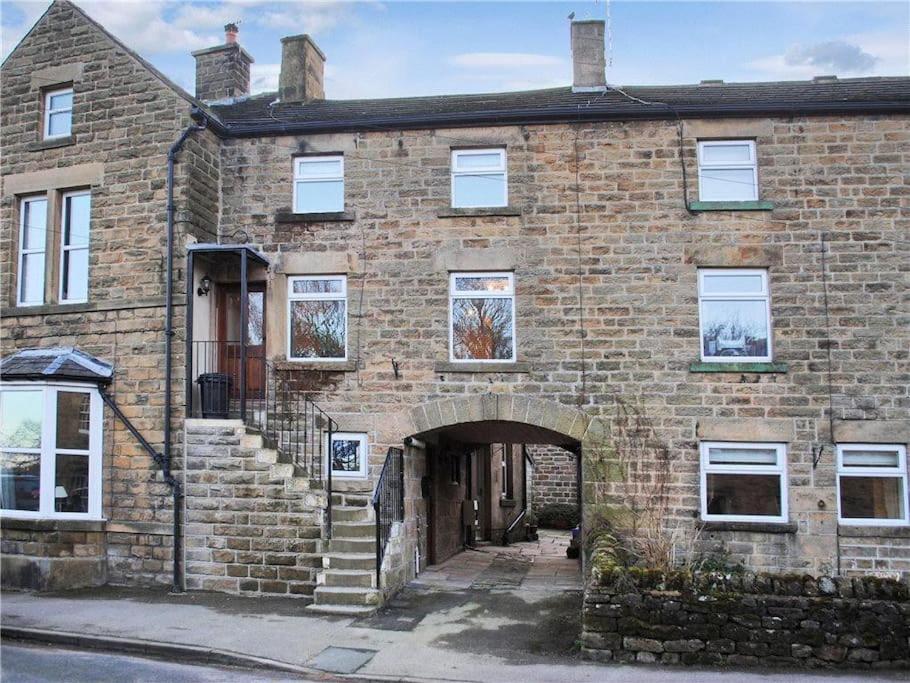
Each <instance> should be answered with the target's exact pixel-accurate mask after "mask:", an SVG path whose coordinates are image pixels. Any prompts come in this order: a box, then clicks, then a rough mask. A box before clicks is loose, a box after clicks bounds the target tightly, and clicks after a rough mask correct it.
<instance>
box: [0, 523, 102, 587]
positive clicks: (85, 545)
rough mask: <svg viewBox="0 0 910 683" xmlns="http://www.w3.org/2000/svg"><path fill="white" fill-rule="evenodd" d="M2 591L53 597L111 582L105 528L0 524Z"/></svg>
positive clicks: (0, 576)
mask: <svg viewBox="0 0 910 683" xmlns="http://www.w3.org/2000/svg"><path fill="white" fill-rule="evenodd" d="M0 524H2V531H0V538H2V540H0V583H2V586H3V588H25V589H30V590H39V591H52V590H61V589H67V588H85V587H89V586H100V585H102V584H103V583H105V582H106V580H107V558H106V556H105V535H104V533H103V529H104V522H82V521H63V520H61V521H50V520H46V521H40V522H35V521H33V520H18V519H8V518H4V519H3V520H2V521H0Z"/></svg>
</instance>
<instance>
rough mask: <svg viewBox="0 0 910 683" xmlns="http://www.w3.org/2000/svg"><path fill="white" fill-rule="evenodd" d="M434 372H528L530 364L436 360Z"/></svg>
mask: <svg viewBox="0 0 910 683" xmlns="http://www.w3.org/2000/svg"><path fill="white" fill-rule="evenodd" d="M433 370H434V371H436V372H515V373H521V372H528V371H529V370H530V365H529V364H528V363H524V362H517V363H471V362H467V363H458V362H456V363H453V362H452V361H437V362H436V365H435V366H434V367H433Z"/></svg>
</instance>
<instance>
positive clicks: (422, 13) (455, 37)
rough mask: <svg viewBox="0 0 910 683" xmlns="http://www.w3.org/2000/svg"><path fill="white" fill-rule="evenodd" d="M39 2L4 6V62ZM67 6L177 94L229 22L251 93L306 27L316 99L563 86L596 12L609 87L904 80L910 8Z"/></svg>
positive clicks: (274, 74)
mask: <svg viewBox="0 0 910 683" xmlns="http://www.w3.org/2000/svg"><path fill="white" fill-rule="evenodd" d="M48 4H49V3H48V2H47V1H41V2H22V1H19V0H2V4H0V12H2V21H0V24H2V50H3V56H4V57H5V55H6V54H7V53H8V52H9V51H10V50H11V49H12V47H13V46H14V45H15V43H16V42H17V41H18V40H19V39H20V38H21V37H22V36H23V35H24V33H25V32H26V31H27V30H28V28H29V27H30V26H31V25H32V24H33V23H34V21H35V20H36V19H37V18H38V17H39V16H40V15H41V13H42V12H43V11H44V9H45V8H46V7H47V5H48ZM78 4H79V5H80V6H81V7H82V8H83V9H85V10H86V11H87V12H88V13H89V14H90V15H91V16H93V17H94V18H95V19H97V20H98V21H100V22H101V23H102V24H104V25H105V26H106V27H107V28H108V29H109V30H110V31H111V32H112V33H114V34H115V35H117V36H118V37H119V38H121V39H122V40H123V41H124V42H126V43H127V44H128V45H130V46H131V47H132V48H134V49H135V50H137V51H138V52H140V53H141V54H142V55H143V56H145V57H146V58H147V59H149V60H150V61H151V62H152V63H153V64H155V65H156V66H157V67H159V68H160V69H161V70H162V71H164V72H165V73H166V74H167V75H168V76H170V77H171V78H173V79H174V80H175V81H176V82H178V83H179V84H180V85H182V86H184V87H185V88H187V89H188V90H190V91H192V89H193V72H194V62H193V59H192V57H190V55H189V52H190V51H191V50H194V49H199V48H202V47H210V46H212V45H215V44H218V43H220V42H222V41H223V30H222V28H223V25H224V24H225V23H226V22H227V21H230V20H240V22H241V23H240V42H241V44H242V45H243V46H244V47H245V48H246V49H247V50H248V51H249V52H250V53H251V54H252V55H253V57H254V58H255V60H256V63H255V64H254V67H253V79H254V84H253V89H254V91H262V90H268V89H272V88H274V87H275V84H276V83H277V78H278V69H279V62H280V59H281V46H280V43H279V38H280V37H281V36H285V35H293V34H297V33H310V34H311V35H312V36H313V37H314V38H315V40H316V42H317V43H318V44H319V46H320V47H321V48H322V49H323V51H324V52H325V53H326V55H327V56H328V64H327V67H326V95H327V96H328V97H333V98H351V97H395V96H402V95H424V94H440V93H461V92H492V91H500V90H516V89H524V88H537V87H551V86H558V85H567V84H568V83H570V82H571V60H570V55H569V27H568V20H567V16H568V15H569V13H570V12H574V13H575V15H576V17H577V18H580V19H586V18H606V17H607V14H608V13H609V16H610V26H611V29H612V30H611V33H612V48H611V49H610V50H609V56H610V58H611V61H612V63H611V65H610V66H609V67H608V71H607V79H608V82H610V83H612V84H614V85H629V84H660V83H692V82H698V81H699V80H701V79H704V78H722V79H724V80H726V81H757V80H777V79H801V78H810V77H812V76H814V75H821V74H832V73H834V74H838V75H839V76H841V77H849V76H867V75H907V74H910V2H907V1H906V0H903V1H900V2H861V3H860V2H798V3H793V2H732V1H729V2H641V1H637V2H636V1H626V2H618V1H617V0H613V1H612V2H610V3H609V6H608V5H607V4H606V3H605V2H604V1H603V0H601V1H598V2H593V1H586V2H582V1H579V2H394V1H392V2H388V1H384V2H328V1H321V0H320V1H299V0H298V1H296V2H264V1H262V0H221V1H212V2H155V1H154V0H142V1H136V0H120V1H118V2H112V1H104V2H99V1H87V0H83V1H82V2H78Z"/></svg>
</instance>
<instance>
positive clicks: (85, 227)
mask: <svg viewBox="0 0 910 683" xmlns="http://www.w3.org/2000/svg"><path fill="white" fill-rule="evenodd" d="M91 212H92V195H91V194H90V193H89V192H69V193H67V194H65V195H63V230H62V231H61V244H60V301H61V302H63V303H76V302H84V301H88V237H89V225H90V217H91Z"/></svg>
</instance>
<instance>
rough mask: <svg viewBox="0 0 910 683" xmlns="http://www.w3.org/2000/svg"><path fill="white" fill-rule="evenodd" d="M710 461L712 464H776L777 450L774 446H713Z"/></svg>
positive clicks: (709, 456) (709, 453) (710, 451)
mask: <svg viewBox="0 0 910 683" xmlns="http://www.w3.org/2000/svg"><path fill="white" fill-rule="evenodd" d="M708 462H710V463H711V464H712V465H776V464H777V451H776V450H775V449H773V448H768V449H764V448H762V449H758V448H711V449H710V450H709V451H708Z"/></svg>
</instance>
